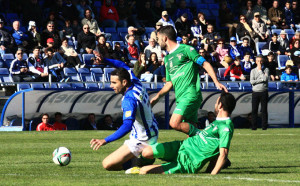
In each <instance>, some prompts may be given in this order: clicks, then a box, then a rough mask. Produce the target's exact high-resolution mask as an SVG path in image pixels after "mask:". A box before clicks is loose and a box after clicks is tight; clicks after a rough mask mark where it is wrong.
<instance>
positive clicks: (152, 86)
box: [151, 82, 165, 89]
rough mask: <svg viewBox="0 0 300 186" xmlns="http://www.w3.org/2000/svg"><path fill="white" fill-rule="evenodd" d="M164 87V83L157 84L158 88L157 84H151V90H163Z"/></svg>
mask: <svg viewBox="0 0 300 186" xmlns="http://www.w3.org/2000/svg"><path fill="white" fill-rule="evenodd" d="M164 85H165V83H164V82H157V87H155V83H151V88H152V89H161V88H163V87H164Z"/></svg>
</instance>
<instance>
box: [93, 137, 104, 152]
mask: <svg viewBox="0 0 300 186" xmlns="http://www.w3.org/2000/svg"><path fill="white" fill-rule="evenodd" d="M90 144H91V148H93V150H98V149H99V148H100V147H101V146H103V145H106V144H107V142H106V141H105V140H104V139H92V140H91V141H90Z"/></svg>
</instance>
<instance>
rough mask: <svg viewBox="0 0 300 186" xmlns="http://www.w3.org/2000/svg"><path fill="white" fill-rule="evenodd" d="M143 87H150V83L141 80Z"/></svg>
mask: <svg viewBox="0 0 300 186" xmlns="http://www.w3.org/2000/svg"><path fill="white" fill-rule="evenodd" d="M142 84H143V87H145V88H146V89H151V84H150V83H147V82H142Z"/></svg>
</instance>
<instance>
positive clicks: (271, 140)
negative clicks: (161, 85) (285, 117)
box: [0, 129, 300, 185]
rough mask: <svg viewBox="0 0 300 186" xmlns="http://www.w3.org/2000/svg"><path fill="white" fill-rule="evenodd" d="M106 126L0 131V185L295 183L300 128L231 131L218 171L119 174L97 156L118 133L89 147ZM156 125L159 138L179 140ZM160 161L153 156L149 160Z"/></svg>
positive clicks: (113, 146)
mask: <svg viewBox="0 0 300 186" xmlns="http://www.w3.org/2000/svg"><path fill="white" fill-rule="evenodd" d="M110 133H111V131H54V132H1V133H0V144H1V148H0V178H1V179H0V180H1V181H0V185H63V184H64V185H150V184H151V185H154V184H157V185H200V184H201V185H229V184H230V185H242V184H243V185H283V184H293V185H299V184H300V176H299V172H300V163H299V155H300V129H269V130H267V131H262V130H257V131H251V130H241V129H240V130H238V129H237V130H235V133H234V137H233V140H232V143H231V149H230V153H229V157H230V160H231V162H232V165H231V167H230V168H229V169H225V170H223V171H222V173H221V174H219V175H216V176H210V175H209V174H206V173H203V171H204V169H203V170H201V172H200V173H199V174H176V175H125V174H124V171H119V172H108V171H106V170H104V169H103V168H102V165H101V161H102V160H103V159H104V157H106V156H107V155H108V154H109V153H111V152H112V151H114V150H115V149H117V148H118V147H119V146H121V145H122V144H123V142H124V139H126V138H128V137H124V138H123V139H120V140H118V141H115V142H113V143H111V144H108V145H106V146H103V147H101V148H100V150H98V151H92V150H91V148H90V145H89V141H90V140H91V139H92V138H104V137H106V136H107V135H109V134H110ZM185 138H186V135H184V134H182V133H180V132H177V131H167V130H161V131H160V136H159V142H165V141H172V140H181V139H185ZM59 146H65V147H67V148H69V149H70V150H71V152H72V161H71V163H70V164H69V165H68V166H66V167H60V166H58V165H55V164H54V163H53V162H52V152H53V150H54V149H55V148H57V147H59ZM158 163H161V161H160V160H157V161H156V162H155V164H158Z"/></svg>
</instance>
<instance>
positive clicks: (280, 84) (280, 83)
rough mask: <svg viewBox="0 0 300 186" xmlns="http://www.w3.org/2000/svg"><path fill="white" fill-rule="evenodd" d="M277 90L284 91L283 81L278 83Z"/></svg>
mask: <svg viewBox="0 0 300 186" xmlns="http://www.w3.org/2000/svg"><path fill="white" fill-rule="evenodd" d="M277 89H282V82H281V81H278V82H277Z"/></svg>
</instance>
